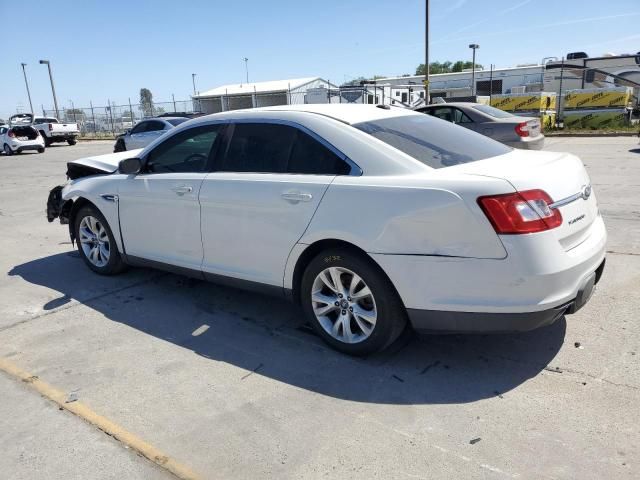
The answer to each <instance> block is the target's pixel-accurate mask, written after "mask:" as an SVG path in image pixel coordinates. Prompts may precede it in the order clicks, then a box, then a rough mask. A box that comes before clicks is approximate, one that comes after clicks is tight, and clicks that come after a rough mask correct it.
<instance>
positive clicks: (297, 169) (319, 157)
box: [288, 130, 351, 175]
mask: <svg viewBox="0 0 640 480" xmlns="http://www.w3.org/2000/svg"><path fill="white" fill-rule="evenodd" d="M350 171H351V167H350V166H349V165H348V164H347V162H345V161H344V160H342V159H341V158H340V157H338V156H337V155H336V154H335V153H333V152H332V151H331V150H329V149H328V148H327V147H325V146H324V145H322V144H321V143H320V142H318V141H317V140H316V139H315V138H312V137H311V135H308V134H306V133H304V132H302V131H300V130H298V135H297V137H296V142H295V144H294V146H293V151H292V152H291V158H290V159H289V168H288V172H289V173H307V174H315V175H347V174H349V172H350Z"/></svg>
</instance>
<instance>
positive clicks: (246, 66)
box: [242, 57, 249, 83]
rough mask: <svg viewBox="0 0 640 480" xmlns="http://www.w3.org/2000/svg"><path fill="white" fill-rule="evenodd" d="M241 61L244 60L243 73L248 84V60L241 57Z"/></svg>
mask: <svg viewBox="0 0 640 480" xmlns="http://www.w3.org/2000/svg"><path fill="white" fill-rule="evenodd" d="M242 60H244V71H245V73H246V74H247V83H249V59H248V58H247V57H243V58H242Z"/></svg>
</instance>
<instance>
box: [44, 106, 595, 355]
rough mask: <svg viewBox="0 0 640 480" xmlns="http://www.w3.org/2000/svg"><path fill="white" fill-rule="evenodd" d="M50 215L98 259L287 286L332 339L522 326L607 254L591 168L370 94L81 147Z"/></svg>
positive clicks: (584, 292) (373, 346)
mask: <svg viewBox="0 0 640 480" xmlns="http://www.w3.org/2000/svg"><path fill="white" fill-rule="evenodd" d="M67 173H68V175H69V177H70V181H69V182H68V183H67V184H66V185H64V186H60V187H56V188H54V189H53V190H52V192H51V194H50V198H49V203H48V216H49V220H50V221H52V220H53V219H54V218H56V217H60V220H61V222H62V223H68V224H69V230H70V233H71V238H72V241H76V242H77V245H78V250H79V252H80V255H81V256H82V258H83V259H84V261H85V262H86V264H87V265H88V266H89V268H91V269H92V270H94V271H95V272H97V273H100V274H105V275H111V274H115V273H119V272H121V271H122V270H123V269H124V268H125V267H126V266H127V265H146V266H154V267H158V268H163V269H167V270H170V271H175V272H180V273H185V274H188V275H193V276H196V277H198V278H203V279H207V280H212V281H216V282H223V283H228V284H231V285H235V286H245V287H248V288H258V289H260V290H263V291H270V292H273V293H276V294H279V295H285V296H287V297H290V298H291V299H292V300H293V301H295V302H297V303H299V304H300V305H301V306H302V311H303V312H304V314H305V316H306V318H307V320H308V321H309V322H310V323H311V324H312V325H313V326H314V328H315V329H316V331H317V332H318V334H319V335H320V336H321V337H322V338H323V339H324V340H326V341H327V342H328V343H329V344H331V345H332V346H333V347H335V348H337V349H339V350H341V351H343V352H346V353H349V354H355V355H364V354H369V353H371V352H374V351H378V350H381V349H383V348H384V347H385V346H387V345H389V344H390V343H391V342H393V341H394V339H396V338H397V337H398V336H399V335H400V333H401V332H402V331H403V330H404V328H405V327H406V326H407V324H410V325H411V326H412V327H413V328H414V329H416V330H418V331H429V332H503V331H525V330H530V329H533V328H537V327H540V326H544V325H548V324H551V323H552V322H554V321H555V320H557V319H558V318H560V317H561V316H562V315H563V314H568V313H573V312H575V311H576V310H578V309H579V308H581V307H582V306H583V305H584V304H585V303H586V302H587V300H588V299H589V297H590V295H591V293H592V291H593V289H594V285H595V284H596V283H597V282H598V280H599V279H600V276H601V275H602V271H603V268H604V262H605V242H606V231H605V226H604V223H603V221H602V217H601V216H600V213H599V211H598V206H597V203H596V199H595V195H594V193H593V191H592V190H591V185H590V181H589V177H588V175H587V173H586V171H585V169H584V166H583V165H582V162H581V161H580V159H579V158H577V157H575V156H573V155H570V154H566V153H552V152H529V151H520V150H513V149H511V148H509V147H506V146H504V145H502V144H500V143H497V142H495V141H494V140H491V139H489V138H486V137H484V136H482V135H479V134H477V133H474V132H471V131H469V130H467V129H464V128H462V127H459V126H456V125H453V124H451V123H449V122H445V121H442V120H439V119H437V118H433V117H430V116H428V115H424V114H420V113H414V112H411V111H408V110H404V109H399V108H394V107H392V108H389V107H380V106H378V107H376V106H365V105H300V106H285V107H272V108H264V109H252V110H242V111H232V112H224V113H220V114H215V115H209V116H206V117H201V118H198V119H195V120H191V121H189V122H186V123H184V124H182V125H180V126H179V127H177V128H175V129H174V130H172V131H171V132H169V133H167V134H166V135H165V136H163V137H162V138H160V139H158V140H156V141H155V142H154V143H152V144H151V145H149V146H148V147H146V148H145V149H143V150H136V151H130V152H122V153H117V154H111V155H103V156H97V157H90V158H85V159H82V160H76V161H74V162H70V163H69V164H68V172H67Z"/></svg>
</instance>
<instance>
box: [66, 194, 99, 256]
mask: <svg viewBox="0 0 640 480" xmlns="http://www.w3.org/2000/svg"><path fill="white" fill-rule="evenodd" d="M85 205H91V206H92V207H95V208H96V209H97V210H98V211H100V209H99V208H98V207H96V206H95V205H94V204H93V202H90V201H89V200H87V199H86V198H84V197H78V198H77V199H76V200H75V201H74V202H73V204H72V205H71V210H70V211H69V236H70V237H71V244H72V245H73V243H74V242H75V240H76V231H75V230H76V229H75V225H76V215H77V214H78V211H79V210H80V209H81V208H82V207H84V206H85Z"/></svg>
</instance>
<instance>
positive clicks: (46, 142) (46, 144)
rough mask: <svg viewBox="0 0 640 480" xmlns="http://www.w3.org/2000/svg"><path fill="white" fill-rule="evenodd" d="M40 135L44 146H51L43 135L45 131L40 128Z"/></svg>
mask: <svg viewBox="0 0 640 480" xmlns="http://www.w3.org/2000/svg"><path fill="white" fill-rule="evenodd" d="M40 135H41V136H42V139H43V140H44V146H45V147H50V146H51V141H49V139H48V138H47V136H46V135H45V133H44V132H43V131H42V130H40Z"/></svg>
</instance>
